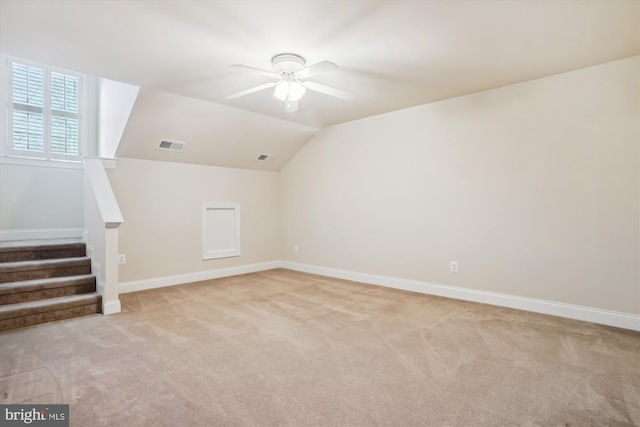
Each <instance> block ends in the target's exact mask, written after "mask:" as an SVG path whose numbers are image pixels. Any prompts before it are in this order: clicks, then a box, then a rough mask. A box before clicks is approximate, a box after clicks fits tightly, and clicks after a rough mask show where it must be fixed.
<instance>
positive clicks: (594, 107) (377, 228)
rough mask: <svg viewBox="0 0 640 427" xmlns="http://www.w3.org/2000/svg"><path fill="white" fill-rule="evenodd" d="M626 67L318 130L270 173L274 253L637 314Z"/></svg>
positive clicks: (633, 76)
mask: <svg viewBox="0 0 640 427" xmlns="http://www.w3.org/2000/svg"><path fill="white" fill-rule="evenodd" d="M638 64H639V61H638V57H635V58H630V59H626V60H622V61H616V62H612V63H608V64H604V65H600V66H596V67H591V68H587V69H582V70H578V71H574V72H569V73H565V74H561V75H557V76H552V77H548V78H544V79H540V80H535V81H530V82H526V83H522V84H517V85H513V86H508V87H504V88H500V89H496V90H491V91H487V92H482V93H477V94H473V95H469V96H464V97H460V98H456V99H451V100H446V101H442V102H438V103H433V104H429V105H424V106H420V107H415V108H411V109H407V110H402V111H398V112H394V113H389V114H384V115H380V116H376V117H372V118H368V119H363V120H359V121H355V122H350V123H346V124H342V125H337V126H334V127H330V128H326V129H324V130H323V131H321V132H320V133H319V134H318V135H317V136H316V137H315V138H314V139H313V140H312V141H311V142H310V143H309V144H307V145H306V146H305V147H304V148H303V149H302V150H301V151H300V152H299V153H298V154H297V155H296V156H295V157H294V158H293V159H292V160H291V161H290V162H289V164H287V166H285V168H284V169H283V170H282V171H281V176H280V178H281V185H282V217H281V223H282V227H283V246H282V254H283V256H284V258H285V259H286V260H290V261H294V262H300V263H306V264H311V265H316V266H324V267H331V268H339V269H345V270H350V271H355V272H364V273H369V274H378V275H385V276H392V277H397V278H403V279H412V280H418V281H424V282H430V283H437V284H445V285H451V286H458V287H464V288H469V289H474V290H481V291H487V292H498V293H504V294H510V295H515V296H521V297H530V298H538V299H543V300H549V301H557V302H562V303H569V304H576V305H581V306H587V307H595V308H601V309H605V310H613V311H620V312H626V313H634V314H638V313H640V288H639V286H640V276H639V271H640V266H639V260H640V251H639V244H640V243H639V242H640V231H639V221H640V219H639V218H640V212H639V205H640V203H639V194H640V176H639V169H640V168H639V140H640V131H639V103H640V100H639V85H638V80H639V76H640V70H639V66H638ZM294 243H296V244H298V245H299V253H293V252H292V245H293V244H294ZM450 260H456V261H458V262H459V269H460V272H459V273H457V274H454V273H450V272H449V261H450Z"/></svg>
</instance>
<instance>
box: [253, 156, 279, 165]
mask: <svg viewBox="0 0 640 427" xmlns="http://www.w3.org/2000/svg"><path fill="white" fill-rule="evenodd" d="M275 159H276V156H274V155H273V154H260V155H259V156H258V158H257V159H256V160H257V161H259V162H269V163H271V162H273V161H274V160H275Z"/></svg>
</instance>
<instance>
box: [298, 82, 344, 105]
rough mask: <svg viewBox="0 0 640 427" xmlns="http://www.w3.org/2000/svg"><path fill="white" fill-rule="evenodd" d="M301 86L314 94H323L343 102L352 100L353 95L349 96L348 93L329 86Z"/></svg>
mask: <svg viewBox="0 0 640 427" xmlns="http://www.w3.org/2000/svg"><path fill="white" fill-rule="evenodd" d="M302 86H304V87H306V88H307V89H311V90H314V91H316V92H320V93H324V94H325V95H329V96H333V97H336V98H340V99H343V100H345V101H351V100H352V99H353V94H351V93H349V92H345V91H343V90H340V89H336V88H334V87H331V86H325V85H322V84H320V83H316V82H303V83H302Z"/></svg>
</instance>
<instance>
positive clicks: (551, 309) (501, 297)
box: [279, 261, 640, 331]
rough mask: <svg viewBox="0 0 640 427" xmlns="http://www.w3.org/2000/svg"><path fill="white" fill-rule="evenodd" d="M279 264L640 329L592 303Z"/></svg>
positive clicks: (634, 320)
mask: <svg viewBox="0 0 640 427" xmlns="http://www.w3.org/2000/svg"><path fill="white" fill-rule="evenodd" d="M279 266H280V267H282V268H287V269H289V270H295V271H301V272H304V273H311V274H319V275H321V276H328V277H334V278H337V279H345V280H352V281H355V282H361V283H367V284H371V285H378V286H386V287H389V288H395V289H403V290H406V291H412V292H419V293H423V294H429V295H437V296H442V297H447V298H455V299H460V300H465V301H473V302H480V303H484V304H491V305H497V306H501V307H509V308H515V309H518V310H525V311H532V312H535V313H542V314H550V315H553V316H560V317H566V318H569V319H576V320H584V321H587V322H592V323H599V324H602V325H608V326H615V327H618V328H624V329H631V330H634V331H640V316H639V315H636V314H630V313H621V312H616V311H608V310H602V309H598V308H592V307H583V306H579V305H571V304H564V303H558V302H553V301H545V300H539V299H533V298H525V297H518V296H514V295H506V294H498V293H493V292H485V291H477V290H474V289H466V288H458V287H454V286H446V285H438V284H433V283H427V282H419V281H415V280H406V279H399V278H395V277H386V276H377V275H373V274H367V273H359V272H354V271H347V270H339V269H334V268H328V267H319V266H315V265H309V264H299V263H294V262H289V261H281V262H280V263H279Z"/></svg>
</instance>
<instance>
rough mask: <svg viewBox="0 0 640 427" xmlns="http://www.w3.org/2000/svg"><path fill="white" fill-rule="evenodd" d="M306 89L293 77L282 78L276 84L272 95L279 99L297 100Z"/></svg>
mask: <svg viewBox="0 0 640 427" xmlns="http://www.w3.org/2000/svg"><path fill="white" fill-rule="evenodd" d="M306 91H307V90H306V89H305V88H304V86H302V85H301V84H300V83H298V82H297V81H295V80H293V79H291V80H290V79H283V80H282V81H281V82H280V83H278V84H277V85H276V89H275V91H274V92H273V96H275V97H276V98H278V99H279V100H280V101H286V100H289V101H299V100H300V99H301V98H302V97H303V96H304V93H305V92H306Z"/></svg>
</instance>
